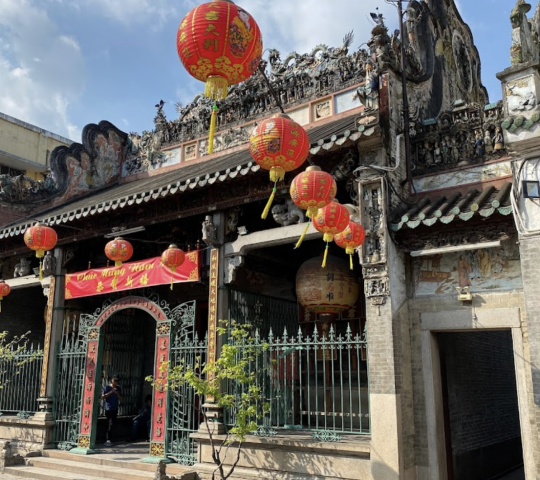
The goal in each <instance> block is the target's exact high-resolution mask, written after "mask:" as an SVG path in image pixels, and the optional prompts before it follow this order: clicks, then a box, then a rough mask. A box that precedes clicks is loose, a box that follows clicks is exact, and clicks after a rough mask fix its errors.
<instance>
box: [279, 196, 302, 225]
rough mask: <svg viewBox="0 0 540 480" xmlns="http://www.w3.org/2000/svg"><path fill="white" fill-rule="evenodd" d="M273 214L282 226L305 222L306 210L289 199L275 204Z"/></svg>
mask: <svg viewBox="0 0 540 480" xmlns="http://www.w3.org/2000/svg"><path fill="white" fill-rule="evenodd" d="M272 216H273V217H274V220H275V221H276V222H277V223H279V224H280V225H281V226H282V227H286V226H288V225H294V224H298V223H304V222H305V218H304V212H303V211H302V210H301V209H300V208H298V207H297V206H296V205H295V204H294V202H293V201H292V200H291V199H287V200H286V201H285V203H284V204H279V203H278V204H275V205H274V206H273V207H272Z"/></svg>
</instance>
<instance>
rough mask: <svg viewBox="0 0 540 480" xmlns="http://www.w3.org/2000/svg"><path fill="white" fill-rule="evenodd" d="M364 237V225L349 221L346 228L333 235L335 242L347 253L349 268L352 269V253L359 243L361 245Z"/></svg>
mask: <svg viewBox="0 0 540 480" xmlns="http://www.w3.org/2000/svg"><path fill="white" fill-rule="evenodd" d="M365 238H366V231H365V230H364V227H362V225H360V224H358V223H356V222H349V225H347V228H346V229H345V230H343V232H341V233H338V234H337V235H336V236H335V237H334V240H335V242H336V244H337V245H338V246H340V247H341V248H344V249H345V252H346V253H347V255H349V260H350V262H349V263H350V268H351V270H352V269H353V258H352V256H353V253H354V251H355V250H356V249H357V248H358V247H359V246H360V245H362V243H364V240H365Z"/></svg>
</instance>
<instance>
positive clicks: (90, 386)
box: [71, 294, 182, 463]
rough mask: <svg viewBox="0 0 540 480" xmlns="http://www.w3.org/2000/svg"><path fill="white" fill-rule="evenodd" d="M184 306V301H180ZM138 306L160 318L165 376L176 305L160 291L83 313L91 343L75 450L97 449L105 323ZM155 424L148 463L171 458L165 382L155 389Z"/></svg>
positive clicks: (159, 358) (157, 374)
mask: <svg viewBox="0 0 540 480" xmlns="http://www.w3.org/2000/svg"><path fill="white" fill-rule="evenodd" d="M180 307H182V305H180ZM132 308H134V309H137V310H142V311H144V312H146V313H148V314H149V315H150V316H151V317H152V318H153V319H154V320H155V321H156V343H155V345H156V347H155V354H154V378H161V375H162V372H161V367H162V365H163V363H166V362H168V361H169V356H170V347H171V339H170V337H171V330H172V324H173V317H174V312H175V310H176V309H177V308H178V307H177V308H175V309H174V310H173V311H172V312H171V310H170V308H169V305H168V304H167V302H165V301H163V300H160V298H159V296H158V295H157V294H153V295H150V296H149V297H143V296H129V297H124V298H120V299H118V300H116V301H110V300H109V301H107V302H105V304H104V305H103V307H102V308H101V309H98V310H96V312H95V313H94V314H93V315H84V316H83V315H81V319H82V320H83V322H84V325H83V328H85V329H86V338H87V347H86V362H85V372H84V382H83V385H84V386H83V395H82V404H81V418H80V427H79V437H78V444H77V448H75V449H73V450H71V452H72V453H77V454H81V455H89V454H92V453H96V450H95V440H96V430H97V416H98V406H99V397H100V392H101V388H100V387H101V386H98V385H96V380H97V377H98V374H97V372H100V370H101V354H102V350H103V343H104V342H103V330H102V327H103V325H104V324H105V323H106V322H107V320H108V319H109V318H111V317H112V316H114V315H115V314H116V313H118V312H120V311H122V310H126V309H132ZM152 405H153V408H152V426H151V437H150V456H149V457H147V458H145V459H143V461H145V462H148V463H157V462H159V461H165V462H167V461H168V460H167V459H166V457H165V452H166V438H167V421H168V415H167V406H168V391H167V390H166V389H165V388H164V387H163V386H161V387H160V386H156V387H154V389H153V400H152Z"/></svg>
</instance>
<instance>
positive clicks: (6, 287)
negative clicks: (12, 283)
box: [0, 280, 11, 312]
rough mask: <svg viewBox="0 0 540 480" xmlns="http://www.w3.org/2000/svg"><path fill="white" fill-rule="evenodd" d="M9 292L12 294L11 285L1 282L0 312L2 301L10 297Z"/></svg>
mask: <svg viewBox="0 0 540 480" xmlns="http://www.w3.org/2000/svg"><path fill="white" fill-rule="evenodd" d="M9 292H11V288H10V287H9V285H8V284H7V283H6V282H4V280H0V312H1V311H2V307H1V305H2V300H3V299H4V297H7V296H8V295H9Z"/></svg>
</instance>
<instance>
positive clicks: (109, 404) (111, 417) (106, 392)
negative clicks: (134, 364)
mask: <svg viewBox="0 0 540 480" xmlns="http://www.w3.org/2000/svg"><path fill="white" fill-rule="evenodd" d="M101 399H102V400H104V401H105V402H104V403H105V416H106V417H107V422H108V427H107V436H106V442H105V446H107V447H110V446H112V441H111V435H112V431H113V428H114V425H115V423H116V419H117V418H118V404H119V403H120V400H122V388H121V387H120V385H119V384H118V377H112V378H111V384H110V385H106V386H105V387H104V388H103V392H102V394H101Z"/></svg>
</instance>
